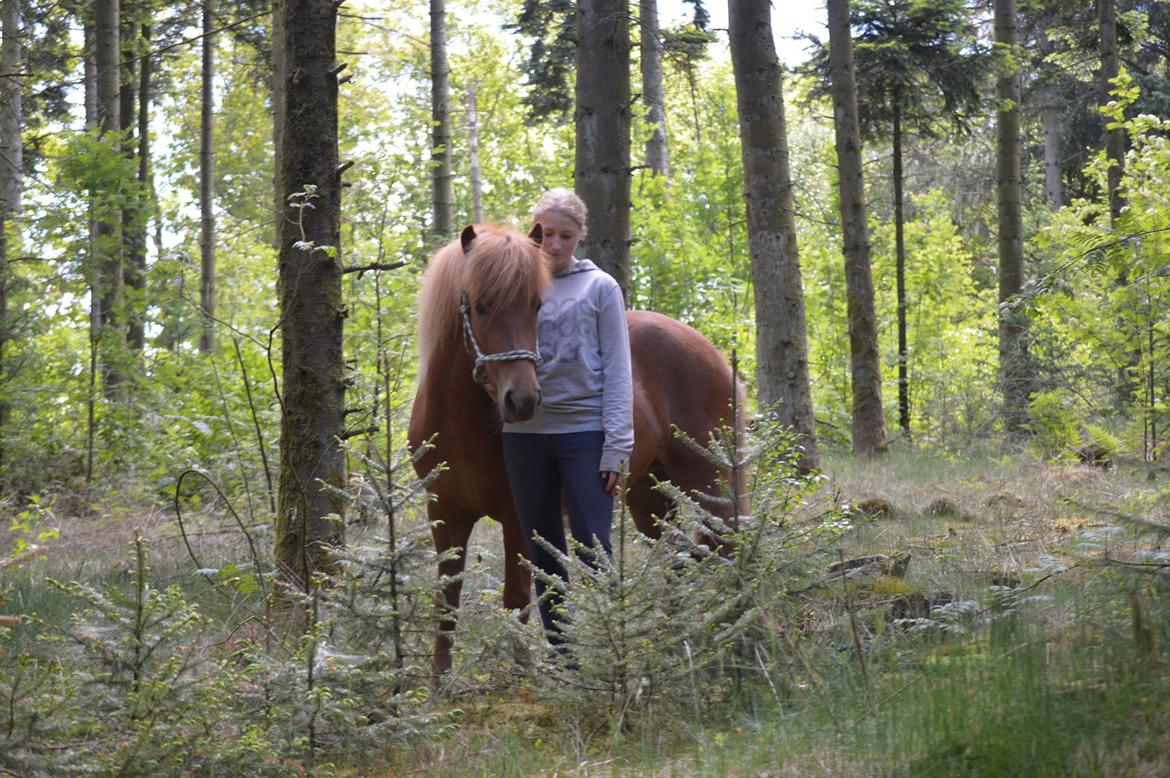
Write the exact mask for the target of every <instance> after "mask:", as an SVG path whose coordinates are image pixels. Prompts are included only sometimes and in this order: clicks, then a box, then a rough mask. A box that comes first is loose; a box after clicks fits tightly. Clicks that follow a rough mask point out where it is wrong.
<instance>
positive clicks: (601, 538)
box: [503, 431, 613, 643]
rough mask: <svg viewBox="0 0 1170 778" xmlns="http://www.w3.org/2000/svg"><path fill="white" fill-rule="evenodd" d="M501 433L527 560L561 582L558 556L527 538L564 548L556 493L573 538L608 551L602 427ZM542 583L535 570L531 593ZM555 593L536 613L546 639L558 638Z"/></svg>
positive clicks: (609, 505)
mask: <svg viewBox="0 0 1170 778" xmlns="http://www.w3.org/2000/svg"><path fill="white" fill-rule="evenodd" d="M503 438H504V465H505V467H506V468H507V470H508V482H509V483H510V484H511V486H512V499H513V501H514V502H515V503H516V513H517V514H518V515H519V517H520V525H521V526H522V527H523V528H524V535H525V537H527V538H528V552H529V555H530V556H531V558H532V564H533V565H534V566H535V567H536V568H537V569H538V570H541V571H543V572H544V573H547V574H548V575H550V576H557V577H558V578H560V579H561V581H563V582H565V583H568V581H569V572H568V570H566V569H565V567H564V565H562V564H561V563H560V560H558V559H557V558H556V557H554V556H553V555H552V554H551V553H549V552H548V551H547V550H546V549H545V548H544V547H543V546H541V545H540V544H539V543H537V542H536V541H535V540H534V538H533V536H534V535H539V536H540V537H542V538H544V539H545V540H546V541H548V542H549V543H550V544H551V545H552V546H553V547H554V548H556V549H557V550H559V551H560V552H561V553H562V554H567V553H568V544H567V541H566V540H565V523H564V519H563V517H562V514H561V497H562V495H563V496H564V501H565V504H566V505H567V506H568V508H569V529H570V530H571V531H572V533H573V539H574V540H575V541H577V542H578V543H580V544H581V545H582V546H585V547H587V548H591V547H594V546H600V548H601V550H603V551H604V552H605V554H606V556H610V555H612V553H613V548H612V546H611V544H610V527H611V525H612V522H613V495H611V494H609V493H607V492H606V491H605V482H604V481H602V480H601V470H600V466H601V446H602V444H603V443H604V442H605V433H603V432H600V431H598V432H568V433H563V434H542V433H525V432H505V433H504V435H503ZM546 588H547V587H546V584H545V582H544V581H541V580H540V577H539V576H538V577H537V581H536V594H537V596H539V597H543V596H544V593H545V589H546ZM560 599H561V598H560V596H559V592H557V591H553V592H552V593H550V596H549V599H542V600H541V605H540V619H541V621H542V622H544V628H545V629H546V630H547V631H548V633H549V640H550V642H552V643H559V642H560V640H559V634H560V628H559V626H558V624H557V622H558V621H564V617H563V616H562V615H561V614H559V613H555V611H557V610H558V605H559V604H560Z"/></svg>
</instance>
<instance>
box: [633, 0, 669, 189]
mask: <svg viewBox="0 0 1170 778" xmlns="http://www.w3.org/2000/svg"><path fill="white" fill-rule="evenodd" d="M638 8H639V11H638V22H639V23H640V25H641V28H642V34H641V38H642V102H643V103H645V104H646V125H647V127H648V128H649V130H650V133H649V135H647V136H646V166H647V167H648V168H650V170H652V171H654V172H655V173H659V174H661V175H664V176H668V175H670V156H669V154H668V150H667V149H668V147H667V142H666V90H665V89H663V86H662V34H661V33H660V32H659V29H658V0H639V2H638Z"/></svg>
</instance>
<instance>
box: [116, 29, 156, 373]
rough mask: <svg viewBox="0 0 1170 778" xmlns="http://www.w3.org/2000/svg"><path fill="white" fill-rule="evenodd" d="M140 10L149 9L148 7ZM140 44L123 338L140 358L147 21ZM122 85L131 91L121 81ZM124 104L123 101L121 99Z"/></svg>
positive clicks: (147, 207) (147, 192)
mask: <svg viewBox="0 0 1170 778" xmlns="http://www.w3.org/2000/svg"><path fill="white" fill-rule="evenodd" d="M143 13H147V14H149V13H151V12H150V10H149V8H147V9H146V10H144V11H143ZM137 34H138V36H139V39H138V40H139V45H138V47H136V49H135V52H134V55H135V56H139V55H143V56H142V58H141V59H140V60H139V61H138V83H137V84H135V85H134V86H135V87H136V88H137V110H136V111H135V112H134V119H135V121H136V124H137V136H138V147H137V149H135V150H134V151H132V152H130V154H132V155H133V156H135V158H136V160H137V162H138V189H137V192H136V193H135V202H134V207H133V208H131V209H128V212H129V213H130V218H128V219H124V220H123V229H124V230H125V231H126V235H127V240H126V266H125V269H124V270H123V273H124V274H125V279H126V289H127V290H128V293H127V296H128V297H130V298H131V305H130V306H129V308H130V310H129V313H130V316H129V319H128V321H127V331H126V342H127V343H128V344H129V346H130V350H131V351H132V352H133V353H134V354H135V355H137V356H138V357H139V358H141V355H142V352H143V350H144V349H145V348H146V232H147V226H148V224H149V223H150V216H151V202H152V197H151V187H150V79H151V62H150V57H149V56H146V55H145V52H147V51H149V49H150V25H149V24H140V25H138V33H137ZM122 88H123V89H124V90H125V91H131V86H130V85H129V84H127V83H125V82H123V86H122ZM123 104H124V103H123Z"/></svg>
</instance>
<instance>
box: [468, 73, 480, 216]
mask: <svg viewBox="0 0 1170 778" xmlns="http://www.w3.org/2000/svg"><path fill="white" fill-rule="evenodd" d="M478 117H479V113H478V111H477V110H476V104H475V84H474V83H472V84H471V85H470V86H468V87H467V154H468V158H469V162H470V164H471V212H472V216H473V218H474V221H475V223H476V224H480V223H482V222H483V187H482V186H481V185H480V181H479V123H478V122H479V119H478Z"/></svg>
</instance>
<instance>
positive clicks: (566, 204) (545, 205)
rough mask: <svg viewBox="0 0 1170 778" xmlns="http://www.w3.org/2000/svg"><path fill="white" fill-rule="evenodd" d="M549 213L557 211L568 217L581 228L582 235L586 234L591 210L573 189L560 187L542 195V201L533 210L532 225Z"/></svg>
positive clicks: (538, 201) (537, 202)
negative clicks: (586, 224) (586, 225)
mask: <svg viewBox="0 0 1170 778" xmlns="http://www.w3.org/2000/svg"><path fill="white" fill-rule="evenodd" d="M549 211H556V212H557V213H562V214H564V215H565V216H568V217H569V218H570V219H572V220H573V221H575V222H577V226H578V227H580V228H581V234H582V235H584V234H585V230H586V227H585V223H586V222H587V221H588V220H589V209H588V208H586V207H585V201H584V200H582V199H581V198H580V197H578V196H577V193H576V192H574V191H573V190H572V189H566V188H565V187H563V186H558V187H555V188H553V189H550V190H548V191H547V192H545V193H544V194H542V195H541V196H540V199H539V200H537V201H536V207H535V208H533V209H532V223H533V224H535V223H536V222H538V221H539V220H540V217H541V216H543V215H544V214H546V213H548V212H549Z"/></svg>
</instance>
